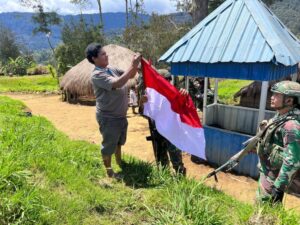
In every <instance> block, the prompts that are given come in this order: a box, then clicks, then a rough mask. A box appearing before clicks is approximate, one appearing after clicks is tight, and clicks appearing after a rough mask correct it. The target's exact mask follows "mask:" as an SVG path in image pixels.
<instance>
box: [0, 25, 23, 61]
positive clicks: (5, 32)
mask: <svg viewBox="0 0 300 225" xmlns="http://www.w3.org/2000/svg"><path fill="white" fill-rule="evenodd" d="M20 54H21V53H20V47H19V44H18V43H17V39H16V36H15V34H14V33H13V32H12V31H11V30H10V29H9V28H7V27H5V26H4V25H2V24H0V61H1V62H2V64H5V63H6V62H8V60H9V58H12V59H15V58H17V57H18V56H19V55H20Z"/></svg>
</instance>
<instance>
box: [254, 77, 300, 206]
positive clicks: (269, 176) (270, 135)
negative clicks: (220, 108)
mask: <svg viewBox="0 0 300 225" xmlns="http://www.w3.org/2000/svg"><path fill="white" fill-rule="evenodd" d="M271 91H272V92H273V95H272V97H271V107H272V108H274V109H275V110H276V111H277V113H276V115H275V116H274V117H273V118H272V119H271V120H269V121H268V122H266V121H265V122H264V121H263V122H262V123H261V128H263V127H265V126H266V125H267V124H271V123H273V124H272V125H271V126H270V127H269V128H268V129H267V131H266V132H265V135H264V136H263V138H262V139H261V141H260V142H259V144H258V146H257V154H258V157H259V172H260V178H259V182H258V185H259V186H258V190H257V200H258V201H259V202H272V203H277V202H282V199H283V195H284V192H285V191H287V189H288V187H289V185H290V183H291V182H292V180H293V177H294V175H295V174H296V172H297V171H298V170H299V168H300V110H299V103H300V84H298V83H296V82H292V81H282V82H279V83H276V84H275V85H274V86H272V88H271Z"/></svg>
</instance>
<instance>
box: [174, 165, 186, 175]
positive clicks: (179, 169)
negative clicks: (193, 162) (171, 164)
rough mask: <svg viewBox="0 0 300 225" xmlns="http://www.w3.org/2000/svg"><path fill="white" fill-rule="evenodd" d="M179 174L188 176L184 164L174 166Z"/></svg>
mask: <svg viewBox="0 0 300 225" xmlns="http://www.w3.org/2000/svg"><path fill="white" fill-rule="evenodd" d="M174 169H175V171H176V173H177V174H180V175H182V176H186V168H185V167H184V166H183V165H182V166H179V167H178V168H177V169H176V168H174Z"/></svg>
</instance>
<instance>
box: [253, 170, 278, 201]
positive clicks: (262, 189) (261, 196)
mask: <svg viewBox="0 0 300 225" xmlns="http://www.w3.org/2000/svg"><path fill="white" fill-rule="evenodd" d="M273 184H274V180H273V179H271V178H270V177H268V176H266V175H265V174H264V173H262V172H260V174H259V180H258V188H257V191H256V201H257V203H266V202H270V201H271V200H272V196H271V193H272V186H273Z"/></svg>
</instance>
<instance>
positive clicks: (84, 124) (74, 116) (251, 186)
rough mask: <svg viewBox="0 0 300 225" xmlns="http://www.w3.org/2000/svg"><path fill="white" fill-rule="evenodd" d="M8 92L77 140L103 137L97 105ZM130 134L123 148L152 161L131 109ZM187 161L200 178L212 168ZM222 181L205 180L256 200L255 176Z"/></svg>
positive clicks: (289, 200)
mask: <svg viewBox="0 0 300 225" xmlns="http://www.w3.org/2000/svg"><path fill="white" fill-rule="evenodd" d="M7 96H9V97H11V98H14V99H18V100H21V101H23V102H24V103H25V104H26V105H27V106H28V107H29V108H30V109H31V110H32V113H33V114H34V115H39V116H44V117H46V118H47V119H48V120H50V121H51V122H52V123H53V124H54V125H55V127H56V128H57V129H58V130H60V131H62V132H64V133H65V134H67V135H68V136H69V137H70V138H71V139H74V140H86V141H88V142H91V143H96V144H99V143H100V141H101V137H100V134H99V131H98V125H97V122H96V120H95V107H93V106H82V105H71V104H68V103H66V102H62V101H61V99H60V96H58V95H51V96H45V95H33V94H30V95H24V94H7ZM128 121H129V127H128V136H127V143H126V145H125V146H124V148H123V152H124V153H125V154H128V155H132V156H134V157H136V158H139V159H141V160H145V161H149V162H153V161H154V156H153V150H152V145H151V142H148V141H146V139H145V137H146V136H148V135H149V129H148V123H147V120H145V119H144V118H143V117H141V116H136V115H134V114H132V113H131V110H130V109H129V111H128ZM184 164H185V166H186V167H187V175H188V176H189V177H194V178H196V179H201V178H202V177H203V176H204V175H206V174H208V173H209V172H211V171H212V170H213V168H212V167H210V166H206V165H197V164H194V163H193V162H191V161H190V156H189V155H188V154H184ZM218 179H219V182H218V183H216V182H215V181H214V179H213V178H211V179H209V180H207V181H206V184H207V185H208V186H211V187H214V188H216V189H218V190H222V191H224V192H225V193H226V194H228V195H230V196H232V197H234V198H236V199H238V200H240V201H243V202H247V203H251V204H254V199H255V191H256V187H257V182H256V181H255V180H253V179H252V178H249V177H245V176H237V175H234V174H231V173H222V172H221V173H219V175H218ZM284 205H285V207H286V208H288V209H291V208H293V209H295V210H296V211H298V212H300V199H299V198H296V197H294V196H291V195H287V196H286V197H285V199H284Z"/></svg>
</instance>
